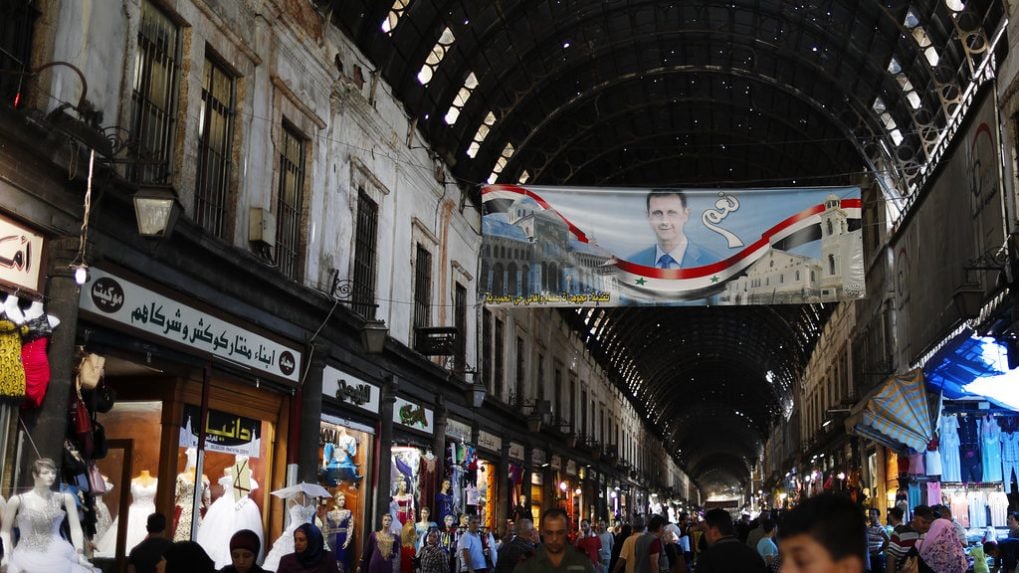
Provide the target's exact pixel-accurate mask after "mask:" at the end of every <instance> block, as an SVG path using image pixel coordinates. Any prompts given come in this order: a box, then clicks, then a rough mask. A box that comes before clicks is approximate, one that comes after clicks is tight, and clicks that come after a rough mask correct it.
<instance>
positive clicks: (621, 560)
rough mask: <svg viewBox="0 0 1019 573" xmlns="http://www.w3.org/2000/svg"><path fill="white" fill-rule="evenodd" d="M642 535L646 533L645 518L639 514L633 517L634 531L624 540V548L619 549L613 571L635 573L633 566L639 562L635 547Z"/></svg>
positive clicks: (613, 572)
mask: <svg viewBox="0 0 1019 573" xmlns="http://www.w3.org/2000/svg"><path fill="white" fill-rule="evenodd" d="M642 535H644V518H643V517H641V516H639V515H638V516H637V517H635V518H633V533H631V534H630V536H629V537H627V538H626V539H625V540H623V548H622V549H621V550H620V551H619V557H618V558H617V559H616V566H615V567H614V568H613V569H612V573H633V568H634V566H635V565H636V564H637V559H636V556H635V554H634V551H633V548H634V545H635V544H636V542H637V539H639V538H640V536H642Z"/></svg>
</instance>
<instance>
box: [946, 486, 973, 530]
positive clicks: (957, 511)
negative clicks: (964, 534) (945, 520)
mask: <svg viewBox="0 0 1019 573" xmlns="http://www.w3.org/2000/svg"><path fill="white" fill-rule="evenodd" d="M948 505H949V507H950V508H951V509H952V517H954V518H955V520H956V521H958V522H959V523H961V524H962V526H963V527H969V503H968V502H967V501H966V494H965V493H963V492H962V491H961V490H960V491H957V492H955V493H954V494H952V497H951V498H949V502H948Z"/></svg>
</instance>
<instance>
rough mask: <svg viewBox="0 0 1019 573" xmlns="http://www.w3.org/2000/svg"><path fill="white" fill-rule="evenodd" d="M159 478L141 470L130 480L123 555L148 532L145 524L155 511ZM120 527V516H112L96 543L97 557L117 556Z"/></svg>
mask: <svg viewBox="0 0 1019 573" xmlns="http://www.w3.org/2000/svg"><path fill="white" fill-rule="evenodd" d="M158 485H159V480H158V479H156V478H154V477H152V475H151V474H149V471H148V470H142V472H141V473H140V474H138V477H136V478H134V479H132V480H131V507H129V508H128V510H127V543H126V544H125V545H124V555H127V554H128V553H130V552H131V550H132V549H134V546H135V545H138V544H139V543H141V542H142V540H144V539H145V536H146V535H148V532H147V531H145V524H146V523H147V521H148V519H149V514H151V513H155V512H156V504H155V502H154V500H155V498H156V487H158ZM119 529H120V516H117V517H115V518H113V524H111V525H110V528H109V529H107V530H106V533H105V534H103V536H102V537H101V538H100V539H99V542H98V543H96V555H97V556H99V557H115V556H117V531H118V530H119Z"/></svg>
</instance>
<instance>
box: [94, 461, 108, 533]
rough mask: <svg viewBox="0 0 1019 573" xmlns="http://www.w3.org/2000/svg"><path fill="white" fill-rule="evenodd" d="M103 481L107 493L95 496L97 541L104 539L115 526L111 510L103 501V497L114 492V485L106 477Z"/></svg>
mask: <svg viewBox="0 0 1019 573" xmlns="http://www.w3.org/2000/svg"><path fill="white" fill-rule="evenodd" d="M103 481H104V482H105V483H106V492H105V493H103V494H100V495H97V496H95V500H96V534H95V536H94V538H95V539H102V537H103V535H104V534H105V533H106V532H107V531H108V530H109V529H110V526H111V525H113V516H112V515H110V508H109V507H108V506H107V505H106V502H105V501H103V495H105V494H106V493H110V492H111V491H113V484H112V483H110V480H109V479H107V478H106V476H103Z"/></svg>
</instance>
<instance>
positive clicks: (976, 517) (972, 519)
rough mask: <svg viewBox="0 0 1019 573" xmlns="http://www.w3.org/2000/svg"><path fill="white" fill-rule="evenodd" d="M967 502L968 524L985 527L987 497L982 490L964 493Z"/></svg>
mask: <svg viewBox="0 0 1019 573" xmlns="http://www.w3.org/2000/svg"><path fill="white" fill-rule="evenodd" d="M966 503H968V504H969V526H970V527H987V499H986V497H985V496H984V493H983V492H980V491H971V492H969V493H967V494H966Z"/></svg>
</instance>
